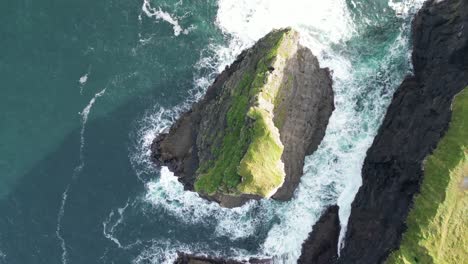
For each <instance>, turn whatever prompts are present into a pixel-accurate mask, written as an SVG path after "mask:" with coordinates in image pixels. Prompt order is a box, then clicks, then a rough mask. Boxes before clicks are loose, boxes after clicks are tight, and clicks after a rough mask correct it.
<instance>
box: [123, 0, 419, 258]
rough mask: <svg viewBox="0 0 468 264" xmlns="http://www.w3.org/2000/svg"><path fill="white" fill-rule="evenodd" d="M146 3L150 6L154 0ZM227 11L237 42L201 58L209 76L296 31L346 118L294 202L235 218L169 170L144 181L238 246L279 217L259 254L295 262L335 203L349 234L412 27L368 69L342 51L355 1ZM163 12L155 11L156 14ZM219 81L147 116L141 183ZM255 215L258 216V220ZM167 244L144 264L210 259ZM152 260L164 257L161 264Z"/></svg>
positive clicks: (338, 116)
mask: <svg viewBox="0 0 468 264" xmlns="http://www.w3.org/2000/svg"><path fill="white" fill-rule="evenodd" d="M422 2H423V0H418V1H412V0H403V1H398V2H397V1H393V0H392V1H391V3H390V6H391V7H392V8H393V9H394V10H395V12H396V13H397V15H398V16H400V17H402V18H405V17H408V16H410V15H412V14H413V13H414V12H415V10H416V9H417V8H418V7H419V6H420V4H421V3H422ZM395 3H397V4H395ZM145 4H148V2H147V0H145ZM145 4H144V5H145ZM218 6H219V10H218V15H217V23H218V25H219V27H220V28H221V29H222V30H223V31H224V32H225V33H226V34H227V35H228V36H229V38H230V41H229V43H228V45H226V46H216V45H211V46H210V47H209V48H210V50H211V52H210V54H209V56H204V57H203V58H201V60H200V61H199V64H198V65H199V67H205V68H209V69H211V72H212V73H217V72H220V71H221V70H223V69H224V67H225V65H228V64H230V63H231V62H232V61H233V60H234V58H235V56H236V55H237V54H239V53H240V52H241V51H242V50H243V49H245V48H247V47H249V46H251V45H253V43H254V42H255V41H256V40H258V39H259V38H260V37H262V36H263V35H265V34H266V33H268V32H269V31H270V30H271V29H273V28H280V27H287V26H291V27H293V28H295V29H296V30H298V31H299V32H300V33H301V43H302V44H303V45H305V46H307V47H309V48H310V49H311V50H312V51H313V52H314V54H316V55H317V56H318V57H319V61H320V64H321V66H322V67H329V68H330V69H331V70H332V71H333V79H334V92H335V105H336V110H335V111H334V113H333V115H332V117H331V119H330V122H329V126H328V128H327V132H326V135H325V138H324V139H323V141H322V144H321V145H320V147H319V148H318V150H317V151H316V152H315V153H314V154H313V155H312V156H309V157H307V158H306V162H305V167H304V172H305V173H304V176H303V177H302V180H301V184H300V185H299V187H298V190H297V191H296V193H295V197H294V199H293V200H292V201H290V202H285V203H278V202H275V201H271V200H268V201H261V202H251V203H248V204H246V205H244V206H243V207H241V208H236V209H233V210H228V209H225V208H221V207H219V206H218V205H217V204H214V203H210V202H207V201H205V200H203V199H201V198H200V197H198V195H197V194H196V193H192V192H185V191H184V190H183V187H182V185H181V184H180V183H179V182H178V181H177V179H176V178H175V177H174V175H173V174H172V173H170V172H169V171H168V170H167V168H163V169H162V170H161V173H160V174H161V177H160V178H159V179H155V180H151V181H149V182H147V181H146V180H147V179H142V180H143V181H144V182H145V185H146V190H147V192H146V196H145V200H146V201H147V202H148V203H150V204H151V205H152V206H154V207H156V208H163V209H164V211H165V212H167V213H168V214H172V215H174V216H176V217H177V218H178V220H179V221H182V222H186V223H187V224H198V225H200V224H201V225H203V224H206V223H205V221H207V220H206V219H207V218H210V219H214V221H216V228H215V232H214V235H215V236H217V237H226V238H228V239H229V240H231V241H235V240H237V239H241V238H246V237H249V236H251V235H253V234H254V233H255V231H256V230H258V228H259V227H260V226H261V225H262V224H264V223H265V222H269V221H271V220H272V219H273V218H278V219H279V220H280V221H279V223H277V224H275V225H274V226H273V227H272V228H271V229H270V231H269V232H268V235H267V237H266V239H265V241H264V242H263V244H262V246H261V252H259V254H260V255H264V256H272V257H274V258H275V261H276V262H277V263H295V262H296V260H297V258H298V256H299V254H300V250H301V244H302V242H303V241H304V239H305V238H306V237H307V235H308V233H309V232H310V229H311V226H312V225H313V224H314V223H315V222H316V221H317V219H318V217H319V216H320V214H321V212H322V211H323V209H324V208H325V207H326V206H327V205H329V204H332V203H338V205H339V206H340V220H341V225H342V233H341V235H340V238H342V237H343V235H344V234H345V231H346V226H347V221H348V217H349V213H350V209H351V202H352V201H353V199H354V196H355V194H356V192H357V190H358V189H359V187H360V185H361V166H362V163H363V160H364V157H365V153H366V150H367V149H368V147H369V146H370V144H371V143H372V139H373V137H374V135H375V132H376V129H377V127H378V124H379V123H380V121H381V119H382V116H383V113H384V112H385V108H386V106H387V105H388V103H389V101H390V98H391V94H392V91H393V90H394V89H395V87H396V86H397V84H398V82H399V80H400V79H401V77H402V76H401V69H399V68H398V67H401V66H398V65H392V62H393V59H394V58H395V57H398V56H408V55H407V54H402V51H406V50H407V49H408V38H407V36H408V32H407V30H408V27H409V23H408V22H407V21H406V22H404V25H402V28H401V32H402V33H401V34H400V35H399V37H398V38H397V39H396V40H395V42H394V43H393V44H392V45H391V47H392V48H390V49H389V50H388V51H387V53H388V54H387V55H386V56H385V57H384V58H383V60H382V61H379V62H376V63H375V64H374V65H371V66H365V65H364V66H363V65H353V64H352V62H351V60H350V58H349V57H347V56H346V55H343V53H345V52H344V51H343V49H340V48H336V46H341V47H344V48H346V46H345V44H344V43H345V42H346V41H349V40H350V39H351V38H352V37H353V36H356V34H358V31H357V30H356V25H354V23H353V21H352V19H351V16H350V12H349V10H348V8H347V6H346V3H345V1H342V0H330V1H319V0H313V1H310V0H291V1H288V3H287V4H285V3H284V1H281V0H239V1H229V0H219V2H218ZM148 7H149V4H148ZM148 10H150V9H148ZM155 11H157V10H156V9H151V12H150V13H151V14H154V12H155ZM145 13H146V12H145ZM285 14H288V15H285ZM147 15H148V14H147ZM153 16H154V15H153ZM379 65H380V67H379ZM357 67H358V68H357ZM359 67H360V68H359ZM377 68H378V69H377ZM382 69H383V70H382ZM379 70H380V71H379ZM398 72H399V73H398ZM376 78H378V79H379V80H381V83H379V84H378V85H377V86H376V87H375V88H374V89H373V90H372V91H370V92H369V91H366V90H365V89H366V82H371V81H372V80H374V79H376ZM399 78H400V79H399ZM212 80H213V74H210V75H208V76H202V77H200V78H197V79H196V80H195V82H194V84H195V88H194V89H193V94H191V95H190V96H189V99H188V100H187V102H186V103H185V104H183V105H180V106H178V107H176V108H174V109H164V108H162V107H159V106H156V107H155V109H152V110H151V111H149V113H148V114H147V115H146V116H145V118H143V120H142V122H141V124H140V125H141V128H140V130H139V131H138V135H137V140H138V142H136V145H137V147H136V151H133V153H132V156H131V160H132V164H133V165H134V168H135V170H136V171H137V173H138V175H139V177H140V175H143V174H148V173H151V170H153V166H152V164H151V161H150V154H151V153H150V145H151V142H152V140H153V139H154V137H155V135H156V134H158V133H161V132H162V131H164V130H165V129H167V128H168V127H169V126H170V125H171V124H172V122H173V121H174V120H175V119H176V118H177V117H178V115H179V114H180V113H181V112H182V111H183V110H185V109H187V107H188V105H189V103H190V102H193V101H195V100H197V99H198V98H199V97H200V95H201V92H202V91H203V90H204V89H206V87H207V86H208V85H209V84H210V83H211V82H212ZM367 86H368V84H367ZM366 93H367V95H365V94H366ZM362 96H366V98H365V99H366V100H367V101H366V102H365V104H364V107H363V109H357V107H356V105H357V103H358V102H357V100H358V99H357V98H359V97H362ZM254 210H255V211H256V213H252V212H253V211H254ZM258 211H261V213H260V214H259V213H258ZM260 219H261V220H260ZM262 221H263V222H262ZM259 243H262V242H261V241H259ZM163 244H164V245H158V246H155V247H154V248H146V249H145V250H144V252H142V253H141V254H140V256H139V257H138V258H137V259H135V262H136V263H164V262H163V261H165V260H164V258H166V257H168V256H169V257H168V259H171V257H170V256H174V254H175V252H176V251H177V250H179V251H184V252H196V253H200V252H206V248H204V247H200V246H198V245H192V244H191V245H185V244H181V243H180V242H178V241H169V240H168V241H165V242H164V243H163ZM203 250H205V251H203ZM210 254H215V255H216V253H213V252H210ZM242 254H247V253H246V252H237V256H242ZM244 256H245V255H244ZM152 257H154V258H155V259H154V261H153V262H152ZM158 261H159V262H158Z"/></svg>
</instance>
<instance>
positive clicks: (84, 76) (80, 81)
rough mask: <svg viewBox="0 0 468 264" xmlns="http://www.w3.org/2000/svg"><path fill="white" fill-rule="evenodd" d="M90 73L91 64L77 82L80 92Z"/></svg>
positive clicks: (81, 92)
mask: <svg viewBox="0 0 468 264" xmlns="http://www.w3.org/2000/svg"><path fill="white" fill-rule="evenodd" d="M90 74H91V66H89V68H88V71H87V72H86V73H85V74H83V75H82V76H81V77H80V79H79V80H78V82H79V83H80V94H83V89H84V87H85V85H86V83H87V82H88V77H89V75H90Z"/></svg>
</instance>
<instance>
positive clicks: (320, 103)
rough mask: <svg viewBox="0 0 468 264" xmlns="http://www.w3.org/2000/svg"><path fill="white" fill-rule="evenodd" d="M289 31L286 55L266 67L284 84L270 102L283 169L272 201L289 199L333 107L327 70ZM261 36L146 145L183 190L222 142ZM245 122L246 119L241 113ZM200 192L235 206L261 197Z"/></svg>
mask: <svg viewBox="0 0 468 264" xmlns="http://www.w3.org/2000/svg"><path fill="white" fill-rule="evenodd" d="M289 30H290V29H289ZM270 34H271V33H270ZM292 36H293V37H292V39H293V40H292V42H291V43H292V50H294V52H293V53H291V54H293V55H291V56H289V55H288V56H286V60H285V61H284V62H281V63H280V64H281V65H282V69H278V68H273V67H269V68H268V71H269V72H270V73H271V74H273V75H274V74H277V73H278V72H280V73H279V74H280V75H281V76H283V77H282V79H281V80H279V81H278V82H279V83H280V87H286V88H281V89H279V95H278V96H277V98H279V99H277V100H275V105H274V111H275V115H274V119H273V121H274V123H275V126H276V127H277V129H278V131H279V134H280V135H279V137H280V139H281V143H282V144H283V145H284V150H283V153H282V156H281V161H282V162H283V164H284V172H285V179H284V183H283V185H282V186H281V187H280V188H279V189H278V190H277V191H276V193H275V194H274V196H273V198H274V199H277V200H289V199H290V198H291V197H292V196H293V193H294V190H295V189H296V187H297V186H298V184H299V182H300V177H301V176H302V174H303V171H302V170H303V166H304V157H305V156H306V155H310V154H312V153H313V152H314V151H315V150H316V149H317V147H318V145H319V144H320V142H321V140H322V138H323V137H324V135H325V130H326V127H327V125H328V120H329V117H330V115H331V113H332V111H333V110H334V103H333V90H332V80H331V77H330V73H329V71H328V69H322V68H320V66H319V63H318V60H317V58H316V57H315V56H314V55H313V54H312V52H311V51H310V50H309V49H307V48H305V47H302V46H300V44H299V41H298V40H299V35H298V34H297V33H294V34H293V35H292ZM265 38H267V37H265ZM265 38H264V39H262V40H260V41H259V42H257V44H255V45H254V46H253V47H252V48H250V49H248V50H246V51H244V52H242V54H240V55H239V56H238V58H237V59H236V61H235V62H234V63H233V64H232V65H231V66H229V67H226V69H225V70H224V71H223V72H222V73H221V74H220V75H219V76H218V77H217V78H216V80H215V81H214V83H213V84H212V85H211V86H210V87H209V88H208V90H207V93H206V95H205V96H204V98H203V99H202V100H201V101H200V102H198V103H195V104H194V105H193V106H192V108H191V109H190V110H189V111H188V112H186V113H184V114H183V115H182V116H181V117H180V118H179V119H178V120H177V122H176V123H175V124H174V125H173V126H172V127H171V129H170V131H169V132H168V133H165V134H161V135H159V136H158V137H157V138H156V139H155V140H154V142H153V144H152V147H151V149H152V158H153V160H154V162H155V163H156V164H157V165H160V166H168V168H169V169H170V170H171V171H172V172H174V174H175V175H176V176H177V177H178V178H179V181H180V182H181V183H182V184H183V185H184V187H185V189H186V190H195V186H194V184H195V182H196V180H197V176H198V175H197V173H198V172H199V171H197V170H199V169H200V166H201V165H202V164H207V163H208V164H209V161H213V160H215V159H216V158H215V157H214V156H215V155H214V153H213V149H219V147H220V145H221V144H222V139H223V137H222V136H223V133H225V132H224V131H225V129H226V124H227V118H226V116H227V113H228V111H229V109H230V107H231V105H232V100H233V99H232V94H234V92H233V91H234V89H236V88H235V87H238V86H239V85H240V84H241V83H242V82H243V80H244V79H245V76H246V74H248V75H252V73H255V72H256V71H257V70H258V63H259V61H262V60H264V58H265V50H268V49H271V45H270V44H268V43H267V42H266V41H265ZM269 45H270V46H269ZM290 46H291V45H290ZM245 122H246V123H248V122H250V121H249V119H248V118H246V121H245ZM207 161H208V162H207ZM200 194H201V196H203V197H204V198H206V199H209V200H214V201H216V202H218V203H220V204H221V205H222V206H224V207H236V206H240V205H242V204H244V203H245V202H246V201H248V200H250V199H260V198H261V197H260V196H257V195H252V194H243V193H242V194H239V193H236V192H235V191H234V192H229V191H228V192H217V193H215V194H210V195H207V194H204V193H200Z"/></svg>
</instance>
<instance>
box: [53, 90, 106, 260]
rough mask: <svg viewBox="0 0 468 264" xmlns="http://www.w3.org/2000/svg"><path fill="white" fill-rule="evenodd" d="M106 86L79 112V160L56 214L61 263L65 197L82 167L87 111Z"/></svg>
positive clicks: (65, 246) (63, 248)
mask: <svg viewBox="0 0 468 264" xmlns="http://www.w3.org/2000/svg"><path fill="white" fill-rule="evenodd" d="M106 89H107V88H104V89H102V90H101V91H100V92H98V93H96V94H95V95H94V96H93V98H91V100H90V101H89V103H88V104H87V105H86V106H85V108H84V109H83V111H81V112H80V113H79V114H80V116H81V130H80V149H79V162H78V165H77V166H76V167H75V168H74V169H73V175H72V182H71V183H69V184H68V185H67V187H66V188H65V190H64V191H63V193H62V200H61V202H60V209H59V212H58V214H57V227H56V229H55V234H56V236H57V239H58V240H59V242H60V248H61V249H62V264H67V263H68V258H67V256H68V252H67V245H66V241H65V239H64V237H63V236H62V219H63V217H64V215H65V207H66V204H67V199H68V192H69V191H70V188H71V186H72V184H73V182H74V181H76V180H77V178H78V176H79V174H80V173H81V171H82V170H83V167H84V156H83V150H84V147H85V131H86V123H87V122H88V116H89V113H90V112H91V109H92V107H93V105H94V103H95V102H96V99H97V98H99V97H101V96H103V95H104V94H105V92H106Z"/></svg>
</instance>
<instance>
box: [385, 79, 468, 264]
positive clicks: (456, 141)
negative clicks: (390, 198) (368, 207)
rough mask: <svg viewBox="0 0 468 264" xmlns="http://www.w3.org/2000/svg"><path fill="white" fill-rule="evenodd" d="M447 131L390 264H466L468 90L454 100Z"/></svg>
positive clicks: (427, 167)
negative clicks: (398, 247)
mask: <svg viewBox="0 0 468 264" xmlns="http://www.w3.org/2000/svg"><path fill="white" fill-rule="evenodd" d="M452 107H453V109H452V111H453V112H452V120H451V123H450V127H449V130H448V131H447V133H446V135H445V136H444V137H443V139H442V140H441V141H440V142H439V144H438V146H437V148H436V150H435V151H434V153H433V154H432V155H430V156H429V157H428V158H427V159H426V162H425V165H424V179H423V182H422V185H421V192H420V193H419V194H418V195H417V196H416V198H415V200H414V207H413V209H412V210H411V211H410V214H409V216H408V219H407V225H408V230H407V231H406V232H405V234H404V235H403V240H402V243H401V245H400V249H399V250H397V251H395V252H393V253H392V254H391V256H390V257H389V259H388V260H387V264H393V263H405V264H407V263H411V264H413V263H424V264H430V263H434V264H439V263H459V264H461V263H466V261H467V260H468V196H467V192H468V190H467V186H466V179H467V178H466V177H468V123H467V122H468V87H467V88H465V89H464V90H463V91H462V92H461V93H460V94H459V95H457V96H456V98H455V100H454V103H453V106H452Z"/></svg>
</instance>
